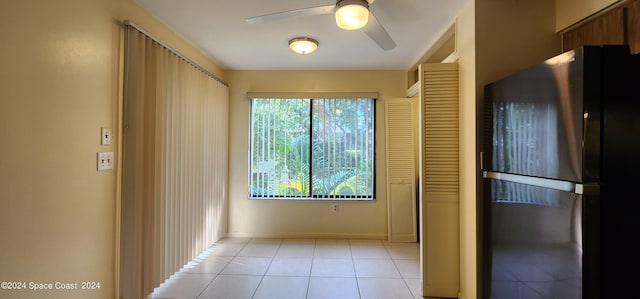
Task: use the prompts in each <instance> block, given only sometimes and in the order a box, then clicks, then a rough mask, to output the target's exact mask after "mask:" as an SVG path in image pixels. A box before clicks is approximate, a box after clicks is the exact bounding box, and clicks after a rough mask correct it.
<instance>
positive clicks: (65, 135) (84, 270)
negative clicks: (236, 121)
mask: <svg viewBox="0 0 640 299" xmlns="http://www.w3.org/2000/svg"><path fill="white" fill-rule="evenodd" d="M125 19H130V20H132V21H134V22H136V23H139V24H140V25H141V26H143V27H145V28H147V30H149V31H150V32H152V33H153V34H156V35H158V36H159V37H161V38H162V39H163V40H165V41H166V42H167V43H169V44H171V45H172V46H173V47H174V48H176V49H178V50H179V51H181V52H183V53H184V54H185V55H187V56H189V57H190V58H191V59H193V60H194V61H196V62H198V63H201V64H202V66H204V67H206V68H207V69H209V71H211V72H213V73H215V74H217V75H218V76H220V77H223V75H224V73H223V71H222V70H220V69H219V68H218V67H217V66H215V65H214V64H213V63H212V62H210V61H209V60H208V59H207V58H206V57H204V56H203V55H201V54H199V52H198V51H197V50H195V49H193V48H191V47H190V46H189V45H188V44H186V43H185V42H183V41H181V40H180V38H179V37H177V36H176V35H174V34H172V33H171V32H170V31H169V30H167V28H165V27H163V26H162V25H160V23H158V22H157V21H156V20H155V19H153V18H152V17H150V16H149V15H148V14H146V13H145V12H144V11H143V10H141V9H140V8H139V7H137V6H136V5H134V4H133V0H58V1H44V0H41V1H37V0H27V1H5V2H3V3H2V9H0V27H2V28H3V29H2V30H0V66H2V67H0V91H1V92H2V95H1V96H0V205H1V206H0V236H1V237H0V281H23V282H26V283H27V287H28V286H29V285H28V283H29V282H37V283H55V282H65V283H76V282H77V283H78V287H81V286H82V285H81V284H80V283H81V282H83V281H94V282H99V283H100V289H97V290H90V291H86V290H85V291H82V290H74V291H61V290H59V291H25V290H15V291H8V290H2V289H0V298H65V299H66V298H115V297H116V295H115V294H114V288H115V284H116V282H115V275H116V269H115V258H116V228H117V225H116V205H117V198H118V196H117V183H116V182H117V175H116V170H112V171H104V172H97V171H96V153H97V152H98V151H116V152H117V142H115V143H114V144H112V145H110V146H101V145H100V128H101V127H111V128H112V129H113V130H114V133H116V134H115V135H114V141H117V138H118V134H117V130H118V107H119V106H118V103H119V93H118V86H119V83H118V82H119V72H120V68H119V66H120V60H119V53H120V46H121V43H120V28H121V27H120V25H119V22H120V21H122V20H125ZM117 158H118V157H116V159H117Z"/></svg>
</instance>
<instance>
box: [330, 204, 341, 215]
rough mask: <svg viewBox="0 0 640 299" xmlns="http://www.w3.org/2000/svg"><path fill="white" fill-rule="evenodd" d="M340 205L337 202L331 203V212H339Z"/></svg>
mask: <svg viewBox="0 0 640 299" xmlns="http://www.w3.org/2000/svg"><path fill="white" fill-rule="evenodd" d="M339 208H340V206H339V205H338V204H337V203H334V204H331V213H338V209H339Z"/></svg>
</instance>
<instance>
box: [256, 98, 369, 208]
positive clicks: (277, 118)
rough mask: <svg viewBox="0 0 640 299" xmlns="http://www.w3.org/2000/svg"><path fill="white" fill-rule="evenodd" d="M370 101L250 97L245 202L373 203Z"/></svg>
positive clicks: (362, 99)
mask: <svg viewBox="0 0 640 299" xmlns="http://www.w3.org/2000/svg"><path fill="white" fill-rule="evenodd" d="M374 136H375V99H373V98H320V99H317V98H252V99H251V145H250V146H251V153H250V163H249V164H250V178H249V184H250V191H249V192H250V198H253V199H348V200H367V199H373V194H374V173H375V165H374V161H375V156H374V145H375V140H374Z"/></svg>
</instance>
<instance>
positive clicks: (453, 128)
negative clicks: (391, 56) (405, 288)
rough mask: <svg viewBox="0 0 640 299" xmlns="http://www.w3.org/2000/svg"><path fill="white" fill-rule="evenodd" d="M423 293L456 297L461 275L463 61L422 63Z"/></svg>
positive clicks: (421, 180) (432, 295)
mask: <svg viewBox="0 0 640 299" xmlns="http://www.w3.org/2000/svg"><path fill="white" fill-rule="evenodd" d="M419 72H420V97H421V99H420V106H421V107H420V110H421V111H420V112H421V113H420V117H421V119H420V139H421V146H420V155H419V156H420V159H421V161H420V164H421V170H420V190H421V191H420V192H421V194H420V205H421V207H420V209H421V223H422V227H421V230H420V231H421V238H420V239H421V243H422V246H421V248H422V249H421V250H422V252H421V254H422V283H423V285H422V286H423V288H422V291H423V295H424V296H431V297H447V298H455V297H457V296H458V291H459V287H460V277H459V276H460V275H459V272H460V271H459V259H460V254H459V252H460V249H459V210H458V209H459V142H458V140H459V112H458V111H459V109H458V103H459V100H458V65H457V64H456V63H427V64H423V65H421V66H420V70H419Z"/></svg>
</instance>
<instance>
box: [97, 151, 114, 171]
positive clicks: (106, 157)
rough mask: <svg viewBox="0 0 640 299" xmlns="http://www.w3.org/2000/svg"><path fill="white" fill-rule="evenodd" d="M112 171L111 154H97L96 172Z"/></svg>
mask: <svg viewBox="0 0 640 299" xmlns="http://www.w3.org/2000/svg"><path fill="white" fill-rule="evenodd" d="M109 169H113V152H98V171H101V170H109Z"/></svg>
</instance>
